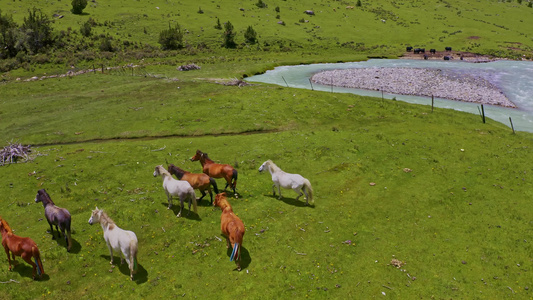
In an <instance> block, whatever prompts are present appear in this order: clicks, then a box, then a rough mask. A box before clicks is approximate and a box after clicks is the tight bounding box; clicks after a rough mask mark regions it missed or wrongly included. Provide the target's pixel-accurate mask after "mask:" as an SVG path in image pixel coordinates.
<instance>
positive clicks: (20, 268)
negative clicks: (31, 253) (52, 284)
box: [11, 260, 50, 281]
mask: <svg viewBox="0 0 533 300" xmlns="http://www.w3.org/2000/svg"><path fill="white" fill-rule="evenodd" d="M11 270H12V271H13V272H17V273H19V275H20V276H21V277H28V278H33V267H32V266H30V265H28V264H27V263H26V262H24V261H22V262H20V261H17V260H15V263H14V265H13V268H12V269H11ZM44 271H45V274H43V276H42V277H39V275H36V276H35V280H36V281H48V280H50V276H48V274H46V269H45V270H44Z"/></svg>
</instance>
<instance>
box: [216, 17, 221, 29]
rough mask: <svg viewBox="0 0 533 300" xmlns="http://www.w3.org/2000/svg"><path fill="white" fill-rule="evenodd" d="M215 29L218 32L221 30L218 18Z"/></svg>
mask: <svg viewBox="0 0 533 300" xmlns="http://www.w3.org/2000/svg"><path fill="white" fill-rule="evenodd" d="M215 29H218V30H221V29H222V25H221V24H220V19H219V18H217V24H216V25H215Z"/></svg>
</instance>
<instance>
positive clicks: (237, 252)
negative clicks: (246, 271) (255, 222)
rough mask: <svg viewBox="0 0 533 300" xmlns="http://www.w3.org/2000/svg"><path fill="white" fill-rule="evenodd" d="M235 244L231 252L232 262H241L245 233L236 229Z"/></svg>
mask: <svg viewBox="0 0 533 300" xmlns="http://www.w3.org/2000/svg"><path fill="white" fill-rule="evenodd" d="M235 235H236V237H235V244H234V245H233V251H231V256H230V258H229V260H230V261H233V260H235V261H237V260H241V245H242V238H243V236H244V232H241V230H239V229H235Z"/></svg>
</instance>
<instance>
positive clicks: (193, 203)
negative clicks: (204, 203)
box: [189, 188, 198, 213]
mask: <svg viewBox="0 0 533 300" xmlns="http://www.w3.org/2000/svg"><path fill="white" fill-rule="evenodd" d="M189 197H191V198H192V207H193V209H194V212H195V213H198V204H197V203H196V194H195V193H194V190H193V189H192V188H191V193H190V194H189Z"/></svg>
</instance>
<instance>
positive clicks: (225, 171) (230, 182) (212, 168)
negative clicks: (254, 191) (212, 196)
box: [191, 150, 237, 196]
mask: <svg viewBox="0 0 533 300" xmlns="http://www.w3.org/2000/svg"><path fill="white" fill-rule="evenodd" d="M197 160H199V161H200V163H201V164H202V168H203V172H204V173H205V174H207V175H209V176H210V177H213V178H224V179H226V187H225V188H224V190H226V189H227V188H228V186H230V187H231V188H232V189H233V194H235V196H237V193H236V192H235V188H236V187H237V170H235V169H234V168H233V167H232V166H230V165H225V164H216V163H215V162H214V161H213V160H211V159H210V158H209V157H208V156H207V153H203V152H202V151H200V150H196V154H195V155H194V156H193V157H191V161H197Z"/></svg>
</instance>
